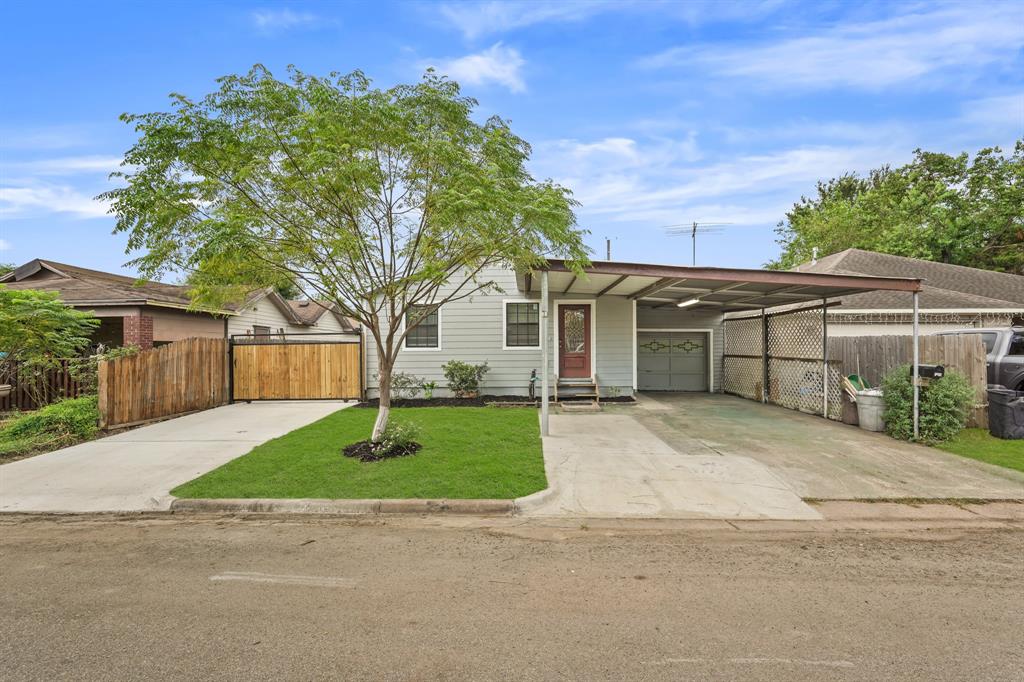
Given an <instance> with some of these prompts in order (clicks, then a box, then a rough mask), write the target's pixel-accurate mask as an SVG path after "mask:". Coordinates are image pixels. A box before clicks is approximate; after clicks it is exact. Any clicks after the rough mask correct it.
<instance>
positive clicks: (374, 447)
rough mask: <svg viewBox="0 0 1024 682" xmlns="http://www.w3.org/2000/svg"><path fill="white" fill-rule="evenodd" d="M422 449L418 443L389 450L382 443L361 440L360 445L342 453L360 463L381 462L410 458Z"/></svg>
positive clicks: (354, 445)
mask: <svg viewBox="0 0 1024 682" xmlns="http://www.w3.org/2000/svg"><path fill="white" fill-rule="evenodd" d="M422 448H423V446H422V445H420V444H419V443H416V442H409V443H404V444H402V445H398V446H394V447H390V448H387V447H384V446H382V445H381V444H380V443H374V442H373V441H368V440H361V441H359V442H358V443H352V445H346V446H345V448H344V449H343V450H342V451H341V452H342V454H343V455H345V456H346V457H354V458H355V459H358V460H359V461H360V462H379V461H380V460H382V459H391V458H392V457H408V456H409V455H414V454H416V453H417V452H419V451H420V449H422Z"/></svg>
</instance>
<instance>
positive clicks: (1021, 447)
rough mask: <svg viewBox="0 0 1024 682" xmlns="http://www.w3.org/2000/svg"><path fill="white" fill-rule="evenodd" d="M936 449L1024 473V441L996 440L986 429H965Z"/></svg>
mask: <svg viewBox="0 0 1024 682" xmlns="http://www.w3.org/2000/svg"><path fill="white" fill-rule="evenodd" d="M936 447H938V448H940V449H942V450H945V451H946V452H952V453H953V454H954V455H960V456H961V457H969V458H971V459H976V460H978V461H980V462H988V463H989V464H997V465H999V466H1001V467H1006V468H1007V469H1016V470H1017V471H1024V440H1003V439H1001V438H996V437H995V436H993V435H992V434H990V433H989V432H988V430H986V429H964V430H963V431H961V432H960V433H959V434H958V435H957V436H956V437H955V438H953V440H950V441H947V442H945V443H940V444H939V445H937V446H936Z"/></svg>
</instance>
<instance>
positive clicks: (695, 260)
mask: <svg viewBox="0 0 1024 682" xmlns="http://www.w3.org/2000/svg"><path fill="white" fill-rule="evenodd" d="M693 266H694V267H697V223H694V224H693Z"/></svg>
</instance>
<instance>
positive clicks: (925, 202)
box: [768, 140, 1024, 274]
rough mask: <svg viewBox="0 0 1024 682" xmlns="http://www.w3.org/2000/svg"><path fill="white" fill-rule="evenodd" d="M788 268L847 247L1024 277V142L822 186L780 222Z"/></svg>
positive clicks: (920, 154)
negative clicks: (1008, 148)
mask: <svg viewBox="0 0 1024 682" xmlns="http://www.w3.org/2000/svg"><path fill="white" fill-rule="evenodd" d="M776 232H777V233H778V234H779V239H778V243H779V244H781V245H782V255H781V256H780V257H779V259H778V260H777V261H774V262H771V263H769V264H768V267H770V268H774V269H788V268H792V267H794V266H796V265H799V264H800V263H803V262H805V261H808V260H810V259H811V254H812V249H813V248H814V247H817V248H818V253H819V254H821V255H826V254H830V253H835V252H837V251H842V250H844V249H849V248H860V249H867V250H869V251H880V252H883V253H891V254H895V255H898V256H909V257H912V258H923V259H925V260H932V261H939V262H942V263H953V264H955V265H966V266H969V267H973V268H982V269H986V270H998V271H1002V272H1010V273H1016V274H1024V140H1022V141H1018V142H1017V144H1016V145H1015V148H1014V151H1013V153H1012V154H1007V155H1004V154H1003V153H1002V151H1001V150H1000V149H999V148H998V147H993V148H989V149H982V150H981V151H979V152H978V153H977V154H976V155H975V156H974V159H973V160H972V159H970V158H969V157H968V155H967V154H966V153H964V154H960V155H958V156H950V155H948V154H936V153H932V152H925V151H921V150H920V149H919V150H917V151H916V152H915V153H914V160H913V161H912V162H911V163H909V164H907V165H905V166H901V167H899V168H895V169H894V168H890V167H888V166H886V167H883V168H880V169H877V170H873V171H871V172H870V173H869V174H868V175H867V177H858V176H857V175H854V174H850V175H844V176H842V177H840V178H836V179H833V180H829V181H828V182H820V183H818V192H817V195H816V196H813V197H803V198H802V199H801V200H800V201H799V202H798V203H796V204H795V205H794V206H793V208H792V209H791V210H790V211H789V213H787V214H786V220H785V221H783V222H781V223H779V226H778V228H777V229H776Z"/></svg>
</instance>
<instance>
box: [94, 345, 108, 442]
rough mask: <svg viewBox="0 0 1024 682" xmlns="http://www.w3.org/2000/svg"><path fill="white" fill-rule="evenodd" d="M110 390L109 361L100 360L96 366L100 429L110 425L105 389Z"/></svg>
mask: <svg viewBox="0 0 1024 682" xmlns="http://www.w3.org/2000/svg"><path fill="white" fill-rule="evenodd" d="M109 390H110V361H109V360H100V361H99V363H98V364H97V366H96V408H97V410H98V411H99V413H100V429H101V430H104V431H105V430H106V429H107V426H109V425H110V415H109V414H108V411H109V409H110V400H109V398H108V396H107V391H109Z"/></svg>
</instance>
